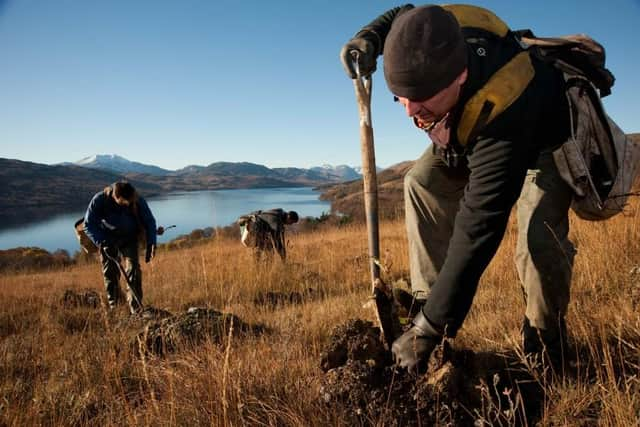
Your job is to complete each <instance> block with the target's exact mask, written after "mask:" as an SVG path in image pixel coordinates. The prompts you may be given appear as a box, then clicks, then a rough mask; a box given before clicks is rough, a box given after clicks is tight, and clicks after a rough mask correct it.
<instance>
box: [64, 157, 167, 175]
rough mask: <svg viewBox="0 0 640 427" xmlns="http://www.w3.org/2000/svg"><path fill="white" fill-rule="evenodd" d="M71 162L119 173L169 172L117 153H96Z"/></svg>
mask: <svg viewBox="0 0 640 427" xmlns="http://www.w3.org/2000/svg"><path fill="white" fill-rule="evenodd" d="M73 164H74V165H76V166H82V167H85V168H91V169H100V170H105V171H111V172H116V173H120V174H128V173H144V174H148V175H158V176H162V175H167V174H169V173H171V171H169V170H166V169H162V168H160V167H158V166H153V165H145V164H143V163H138V162H132V161H130V160H127V159H125V158H124V157H121V156H118V155H117V154H96V155H94V156H90V157H85V158H84V159H81V160H78V161H77V162H74V163H73Z"/></svg>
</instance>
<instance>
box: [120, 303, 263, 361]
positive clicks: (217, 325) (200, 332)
mask: <svg viewBox="0 0 640 427" xmlns="http://www.w3.org/2000/svg"><path fill="white" fill-rule="evenodd" d="M140 316H141V317H143V318H144V316H145V314H141V315H140ZM146 316H147V317H149V318H150V319H151V320H150V321H147V323H146V325H145V326H144V327H143V329H142V331H140V332H139V333H138V334H137V335H136V337H135V338H134V340H133V341H132V343H131V344H132V347H133V349H134V351H135V352H136V353H138V354H140V353H141V352H144V353H151V354H155V355H164V354H167V353H172V352H175V351H176V350H178V349H179V348H181V347H185V346H192V345H197V344H200V343H202V342H203V341H205V340H207V339H208V340H211V341H213V342H216V343H221V342H223V339H224V338H225V337H227V336H228V334H229V328H230V327H231V326H232V325H233V330H234V336H238V335H240V336H242V335H249V334H259V333H262V332H263V331H264V328H263V327H262V326H260V325H249V324H247V323H245V322H243V321H242V320H240V318H238V317H237V316H235V315H233V314H230V313H222V312H220V311H217V310H213V309H208V308H200V307H191V308H189V309H188V310H187V311H186V312H185V313H181V314H178V315H171V314H170V313H168V312H165V311H164V310H160V312H149V313H147V314H146ZM154 316H155V318H156V319H158V320H153V318H154Z"/></svg>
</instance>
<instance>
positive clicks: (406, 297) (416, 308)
mask: <svg viewBox="0 0 640 427" xmlns="http://www.w3.org/2000/svg"><path fill="white" fill-rule="evenodd" d="M393 299H394V300H395V301H396V302H397V303H398V305H399V306H400V308H401V309H403V310H404V311H405V312H406V316H404V317H409V318H414V317H415V316H416V315H417V314H418V313H419V312H420V311H421V310H422V306H423V305H424V304H425V303H426V302H427V300H426V298H425V299H418V298H416V297H414V295H413V294H411V293H409V292H407V291H405V290H404V289H402V288H393ZM399 314H400V315H401V316H402V314H403V313H402V312H400V313H399Z"/></svg>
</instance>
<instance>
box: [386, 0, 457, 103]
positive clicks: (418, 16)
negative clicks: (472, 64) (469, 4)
mask: <svg viewBox="0 0 640 427" xmlns="http://www.w3.org/2000/svg"><path fill="white" fill-rule="evenodd" d="M383 55H384V77H385V79H386V81H387V85H388V86H389V90H391V92H392V93H393V94H394V95H397V96H402V97H404V98H408V99H411V100H416V101H422V100H425V99H428V98H431V97H432V96H433V95H435V94H436V93H438V92H440V91H441V90H442V89H445V88H446V87H448V86H449V85H450V84H451V83H452V82H453V81H454V80H455V78H456V77H458V76H459V75H460V73H462V71H463V70H464V69H465V67H466V66H467V47H466V43H465V41H464V37H463V36H462V32H461V31H460V25H458V21H457V20H456V18H455V17H454V16H453V14H452V13H451V12H448V11H446V10H445V9H443V8H441V7H440V6H422V7H417V8H415V9H411V10H409V11H407V12H405V13H403V14H401V15H400V16H398V17H397V18H396V19H395V20H394V21H393V25H392V26H391V30H390V31H389V34H388V35H387V38H386V40H385V43H384V53H383Z"/></svg>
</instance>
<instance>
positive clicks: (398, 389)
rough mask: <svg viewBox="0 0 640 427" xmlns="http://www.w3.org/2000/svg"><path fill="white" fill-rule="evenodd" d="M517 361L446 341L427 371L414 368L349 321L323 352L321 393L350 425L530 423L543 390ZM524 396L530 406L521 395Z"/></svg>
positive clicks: (365, 326)
mask: <svg viewBox="0 0 640 427" xmlns="http://www.w3.org/2000/svg"><path fill="white" fill-rule="evenodd" d="M513 364H514V360H513V359H512V358H511V357H509V356H505V355H495V354H474V353H473V352H470V351H454V350H452V348H451V347H450V345H449V343H448V341H446V340H445V341H444V342H443V344H442V345H440V346H438V347H437V348H436V350H435V351H434V353H433V354H432V356H431V358H430V360H429V364H428V369H427V372H426V373H425V374H423V375H414V374H410V373H408V372H406V371H405V370H402V369H398V368H395V367H394V366H393V364H392V360H391V357H390V354H389V353H388V352H386V351H385V349H384V347H383V345H382V343H381V341H380V339H379V331H378V329H377V328H376V327H374V326H373V325H372V324H371V323H370V322H366V321H362V320H351V321H349V322H347V323H346V324H345V325H341V326H338V327H336V328H335V329H334V331H333V334H332V336H331V340H330V342H329V344H328V346H327V347H326V349H325V351H323V352H322V356H321V362H320V366H321V368H322V370H323V371H324V372H325V375H324V377H323V379H322V382H321V386H320V398H321V399H322V401H323V403H324V404H326V405H329V406H332V407H334V408H342V409H344V413H345V416H346V417H348V418H349V419H348V420H347V422H348V424H354V425H362V424H364V425H385V426H386V425H390V426H400V425H402V426H405V425H408V426H413V425H456V426H457V425H473V424H474V422H475V423H480V425H485V424H489V425H492V424H495V423H498V424H506V425H511V424H524V423H530V422H531V421H533V420H535V417H536V413H537V408H538V407H539V402H540V400H541V398H542V396H541V395H540V389H539V388H538V387H535V385H532V384H533V383H532V382H531V381H530V380H531V378H530V377H529V376H528V374H527V373H526V371H524V370H514V369H513V368H512V367H511V365H513ZM525 380H529V382H525ZM514 390H516V391H517V392H516V391H514ZM525 394H526V395H527V398H528V405H526V406H527V407H526V408H525V407H524V405H522V401H521V400H520V399H521V398H522V396H523V395H525ZM482 423H485V424H482Z"/></svg>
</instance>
